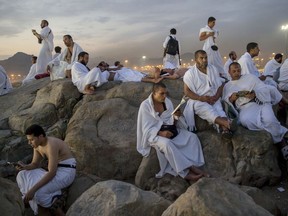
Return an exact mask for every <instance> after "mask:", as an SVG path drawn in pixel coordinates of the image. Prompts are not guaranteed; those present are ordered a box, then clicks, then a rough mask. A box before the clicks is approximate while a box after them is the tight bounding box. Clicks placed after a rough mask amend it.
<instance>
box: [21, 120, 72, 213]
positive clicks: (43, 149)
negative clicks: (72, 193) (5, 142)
mask: <svg viewBox="0 0 288 216" xmlns="http://www.w3.org/2000/svg"><path fill="white" fill-rule="evenodd" d="M25 134H26V136H27V139H28V143H29V144H30V145H31V147H32V148H33V159H32V162H31V163H30V164H24V163H23V162H20V161H19V162H18V165H17V168H18V169H19V170H21V171H20V172H19V173H18V175H17V178H16V180H17V183H18V186H19V188H20V192H21V193H22V195H23V200H24V203H26V204H28V203H29V204H30V206H31V208H32V210H33V211H34V214H35V215H37V213H39V215H47V214H48V215H49V210H50V208H51V207H53V205H55V206H56V208H55V212H54V213H55V214H56V215H64V213H63V211H62V209H61V208H57V205H59V201H60V200H61V194H62V192H61V189H63V188H66V187H68V186H69V185H70V184H71V183H72V182H73V181H74V178H75V175H76V160H75V158H73V156H72V153H71V151H70V149H69V147H68V145H67V144H66V143H65V142H64V141H62V140H60V139H58V138H55V137H48V136H46V134H45V131H44V130H43V128H42V127H41V126H39V125H31V126H30V127H28V128H27V129H26V131H25ZM43 159H47V160H48V170H47V171H46V170H45V169H42V168H40V167H41V161H42V160H43Z"/></svg>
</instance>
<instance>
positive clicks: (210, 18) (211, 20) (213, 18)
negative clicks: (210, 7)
mask: <svg viewBox="0 0 288 216" xmlns="http://www.w3.org/2000/svg"><path fill="white" fill-rule="evenodd" d="M215 20H216V19H215V17H209V18H208V23H210V22H213V21H215Z"/></svg>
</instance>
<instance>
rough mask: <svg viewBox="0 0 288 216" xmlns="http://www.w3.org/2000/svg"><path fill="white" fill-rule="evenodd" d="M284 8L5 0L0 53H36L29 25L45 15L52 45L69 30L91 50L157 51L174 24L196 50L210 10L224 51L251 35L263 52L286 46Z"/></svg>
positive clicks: (261, 1) (215, 0)
mask: <svg viewBox="0 0 288 216" xmlns="http://www.w3.org/2000/svg"><path fill="white" fill-rule="evenodd" d="M3 1H4V0H1V2H3ZM287 8H288V1H287V0H275V1H271V0H253V1H251V0H238V1H225V0H202V1H196V0H194V1H192V0H178V1H175V0H165V1H164V0H162V1H160V0H159V1H155V0H137V1H136V0H101V1H100V0H93V1H92V0H83V1H78V0H77V1H76V0H69V1H64V0H42V1H36V0H25V1H23V0H13V1H5V4H3V3H2V4H1V6H0V41H1V46H0V59H6V58H7V57H10V56H12V55H13V54H15V53H16V52H18V51H21V52H25V53H27V54H34V55H38V52H39V49H40V45H38V43H37V40H36V38H35V37H34V36H33V35H32V33H31V29H36V30H37V31H38V32H39V31H40V21H41V20H42V19H47V20H48V21H49V26H50V27H51V29H52V31H53V33H54V36H55V38H54V43H55V46H56V45H59V46H61V47H64V44H63V42H62V36H63V35H64V34H70V35H72V37H73V38H74V41H75V42H77V43H78V44H80V45H81V46H82V48H83V49H84V50H86V51H87V52H89V53H90V55H93V56H101V57H103V58H106V57H107V58H117V59H120V60H123V59H129V58H131V57H138V56H139V58H141V56H143V55H145V56H147V57H148V58H149V57H151V58H154V57H161V56H162V51H163V49H162V43H163V40H164V39H165V37H166V36H167V34H168V33H169V30H170V29H171V28H173V27H174V28H176V29H177V38H178V40H179V41H180V43H181V51H182V53H186V52H194V51H196V50H197V49H200V48H202V45H203V42H200V41H199V39H198V34H199V29H200V28H201V27H204V26H205V25H206V23H207V18H208V17H209V16H214V17H215V18H216V19H217V21H216V27H215V28H217V29H218V30H219V31H220V36H219V38H218V41H217V44H218V46H219V48H220V52H221V55H222V56H227V53H228V52H229V51H231V50H236V52H237V53H238V55H240V54H242V53H243V52H244V51H245V47H246V44H247V43H248V42H251V41H255V42H258V43H259V45H260V49H261V56H263V57H266V56H268V55H271V54H272V52H285V32H284V31H282V30H281V26H282V25H284V24H288V13H287Z"/></svg>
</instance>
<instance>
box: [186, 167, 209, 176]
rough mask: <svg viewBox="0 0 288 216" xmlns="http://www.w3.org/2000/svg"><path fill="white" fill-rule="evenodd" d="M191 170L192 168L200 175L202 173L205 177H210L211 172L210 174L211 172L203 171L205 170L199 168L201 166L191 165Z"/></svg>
mask: <svg viewBox="0 0 288 216" xmlns="http://www.w3.org/2000/svg"><path fill="white" fill-rule="evenodd" d="M189 170H190V171H191V172H193V173H196V174H198V175H200V174H201V175H203V176H204V177H207V178H209V177H210V174H209V173H207V172H205V171H203V170H201V169H199V168H197V167H195V166H192V167H190V168H189Z"/></svg>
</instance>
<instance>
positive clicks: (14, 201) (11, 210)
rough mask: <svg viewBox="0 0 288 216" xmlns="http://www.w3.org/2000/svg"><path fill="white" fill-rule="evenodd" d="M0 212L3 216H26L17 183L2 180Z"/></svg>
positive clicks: (0, 181)
mask: <svg viewBox="0 0 288 216" xmlns="http://www.w3.org/2000/svg"><path fill="white" fill-rule="evenodd" d="M0 191H1V193H0V212H1V216H11V215H13V216H22V215H24V211H25V208H24V203H23V201H22V197H21V194H20V191H19V188H18V187H17V184H16V183H13V182H12V181H10V180H7V179H4V178H0Z"/></svg>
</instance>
